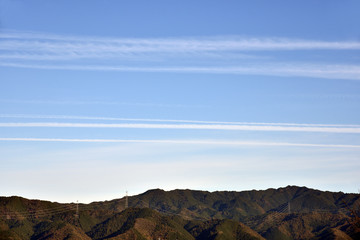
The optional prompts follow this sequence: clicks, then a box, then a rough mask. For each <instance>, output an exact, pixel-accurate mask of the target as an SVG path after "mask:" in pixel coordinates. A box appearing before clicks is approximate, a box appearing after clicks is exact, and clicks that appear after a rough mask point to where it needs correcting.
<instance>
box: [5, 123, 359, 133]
mask: <svg viewBox="0 0 360 240" xmlns="http://www.w3.org/2000/svg"><path fill="white" fill-rule="evenodd" d="M0 127H38V128H43V127H47V128H49V127H51V128H127V129H134V128H140V129H192V130H230V131H278V132H322V133H356V134H357V133H360V128H359V127H346V128H345V127H310V126H274V125H268V126H266V125H228V124H226V125H225V124H150V123H58V122H34V123H17V122H16V123H14V122H11V123H0Z"/></svg>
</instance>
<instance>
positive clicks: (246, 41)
mask: <svg viewBox="0 0 360 240" xmlns="http://www.w3.org/2000/svg"><path fill="white" fill-rule="evenodd" d="M0 39H2V41H1V43H0V49H2V50H6V51H16V52H30V53H34V52H35V53H38V52H44V53H49V54H51V55H55V54H59V53H61V54H64V53H67V54H69V55H73V56H75V55H77V56H90V57H92V56H95V55H94V54H96V56H104V54H105V56H106V54H119V53H120V54H121V53H124V54H131V53H142V52H167V53H170V52H175V53H184V52H194V53H196V52H208V51H209V52H219V51H264V50H266V51H272V50H276V51H279V50H283V51H289V50H314V49H326V50H345V49H349V50H360V42H358V41H321V40H320V41H319V40H306V39H288V38H276V37H268V38H256V37H240V36H220V37H186V38H185V37H183V38H100V37H89V36H59V35H51V34H41V33H31V32H5V33H2V34H1V35H0ZM98 54H100V55H98Z"/></svg>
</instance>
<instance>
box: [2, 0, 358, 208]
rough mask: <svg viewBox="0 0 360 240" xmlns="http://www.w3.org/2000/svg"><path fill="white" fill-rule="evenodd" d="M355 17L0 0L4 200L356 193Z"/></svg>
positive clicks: (321, 4)
mask: <svg viewBox="0 0 360 240" xmlns="http://www.w3.org/2000/svg"><path fill="white" fill-rule="evenodd" d="M359 8H360V3H359V2H358V1H291V2H290V1H271V2H270V1H151V2H150V1H113V0H107V1H76V2H74V1H57V2H54V1H51V2H50V1H45V0H43V1H40V0H34V1H20V0H15V1H8V0H0V153H1V154H0V155H1V157H0V161H1V166H2V169H3V171H2V174H1V176H0V182H1V185H0V189H1V192H0V195H4V196H11V195H20V196H24V197H28V198H38V199H39V198H40V199H48V200H52V201H60V202H73V201H76V200H79V201H82V202H91V201H95V200H106V199H107V200H108V199H113V198H119V197H122V196H123V195H124V194H125V191H126V190H127V191H129V194H138V193H141V192H143V191H146V190H148V189H150V188H162V189H166V190H170V189H176V188H180V189H183V188H190V189H199V190H209V191H215V190H236V191H241V190H249V189H266V188H270V187H273V188H277V187H282V186H286V185H299V186H308V187H312V188H317V189H321V190H331V191H344V192H357V191H358V188H359V180H360V179H359V176H360V161H359V156H360V155H359V153H360V104H359V102H360V64H359V63H360V54H359V53H360V30H359V27H358V26H359V23H360V16H359V14H358V11H357V10H358V9H359Z"/></svg>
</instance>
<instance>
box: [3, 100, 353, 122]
mask: <svg viewBox="0 0 360 240" xmlns="http://www.w3.org/2000/svg"><path fill="white" fill-rule="evenodd" d="M69 103H70V102H69ZM0 118H24V119H77V120H103V121H130V122H176V123H205V124H230V125H269V126H273V125H275V126H300V127H345V128H349V127H355V128H359V127H360V125H356V124H316V123H272V122H269V123H264V122H231V121H204V120H184V119H157V118H120V117H96V116H72V115H33V114H0Z"/></svg>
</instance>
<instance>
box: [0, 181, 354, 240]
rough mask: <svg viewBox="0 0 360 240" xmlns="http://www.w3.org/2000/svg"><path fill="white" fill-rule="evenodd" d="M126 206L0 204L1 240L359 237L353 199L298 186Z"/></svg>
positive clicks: (4, 200) (15, 200)
mask: <svg viewBox="0 0 360 240" xmlns="http://www.w3.org/2000/svg"><path fill="white" fill-rule="evenodd" d="M125 202H126V198H125V197H123V198H119V199H113V200H110V201H98V202H91V203H89V204H75V203H65V204H63V203H57V202H50V201H41V200H29V199H26V198H22V197H16V196H13V197H0V216H1V219H0V239H31V240H33V239H56V238H55V236H58V237H59V236H61V237H66V238H68V239H72V237H73V239H154V238H155V237H159V236H161V238H162V239H176V238H180V239H189V240H190V239H195V240H198V239H236V238H237V237H239V236H242V238H241V239H244V238H245V239H264V238H266V239H327V238H328V237H329V236H332V238H333V239H356V238H358V237H360V235H359V234H360V233H359V232H360V231H359V229H358V228H357V227H356V226H357V225H356V224H353V223H352V222H351V221H352V219H354V218H353V216H351V214H352V213H351V210H352V209H353V210H356V211H355V213H358V209H359V206H360V196H359V194H351V193H350V194H349V193H343V192H330V191H320V190H316V189H310V188H306V187H297V186H287V187H283V188H278V189H275V188H269V189H266V190H249V191H241V192H237V191H214V192H209V191H201V190H190V189H175V190H171V191H164V190H162V189H150V190H148V191H146V192H144V193H142V194H139V195H134V196H129V197H128V205H129V208H128V209H125ZM77 209H78V210H77ZM359 227H360V226H359ZM106 229H107V230H106ZM170 233H171V234H170ZM2 236H7V237H5V238H4V237H3V238H1V237H2ZM221 236H222V237H221ZM223 236H227V237H228V238H223ZM244 236H246V237H244Z"/></svg>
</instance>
